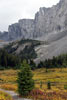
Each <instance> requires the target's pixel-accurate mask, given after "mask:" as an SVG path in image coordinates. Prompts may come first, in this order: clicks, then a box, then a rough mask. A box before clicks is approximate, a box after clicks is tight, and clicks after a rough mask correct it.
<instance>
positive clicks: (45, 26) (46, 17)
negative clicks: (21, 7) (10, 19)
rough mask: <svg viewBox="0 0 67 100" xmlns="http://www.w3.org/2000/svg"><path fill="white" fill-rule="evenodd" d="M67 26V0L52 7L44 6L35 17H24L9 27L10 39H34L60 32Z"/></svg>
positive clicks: (62, 0)
mask: <svg viewBox="0 0 67 100" xmlns="http://www.w3.org/2000/svg"><path fill="white" fill-rule="evenodd" d="M66 28H67V0H60V2H59V3H58V4H57V5H55V6H53V7H52V8H45V7H42V8H40V9H39V12H37V13H36V14H35V18H34V19H22V20H19V21H18V23H16V24H13V25H10V26H9V28H8V36H9V40H16V39H18V38H28V39H30V38H31V39H34V38H38V37H41V36H44V37H46V36H47V35H48V34H52V33H53V34H54V33H59V32H61V31H63V30H65V29H66Z"/></svg>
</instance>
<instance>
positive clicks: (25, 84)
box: [18, 60, 34, 96]
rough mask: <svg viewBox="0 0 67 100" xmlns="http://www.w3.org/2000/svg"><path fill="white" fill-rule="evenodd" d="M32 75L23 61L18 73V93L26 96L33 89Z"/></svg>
mask: <svg viewBox="0 0 67 100" xmlns="http://www.w3.org/2000/svg"><path fill="white" fill-rule="evenodd" d="M32 77H33V75H32V72H31V68H30V66H29V65H28V64H27V62H26V61H25V60H24V61H23V64H22V65H21V68H20V72H19V73H18V93H19V94H20V95H21V96H26V95H28V93H29V92H30V91H31V90H32V89H33V88H34V81H33V79H32Z"/></svg>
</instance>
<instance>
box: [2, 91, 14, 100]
mask: <svg viewBox="0 0 67 100" xmlns="http://www.w3.org/2000/svg"><path fill="white" fill-rule="evenodd" d="M0 100H13V99H12V97H11V96H10V95H9V94H7V93H4V92H2V91H0Z"/></svg>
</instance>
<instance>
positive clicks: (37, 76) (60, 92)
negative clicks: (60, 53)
mask: <svg viewBox="0 0 67 100" xmlns="http://www.w3.org/2000/svg"><path fill="white" fill-rule="evenodd" d="M18 71H19V70H12V69H10V70H4V71H0V88H4V89H7V90H13V91H16V90H17V83H16V80H17V73H18ZM33 75H34V76H33V79H34V80H35V88H36V89H39V90H41V91H42V92H44V93H45V94H47V97H48V95H50V94H51V93H52V94H51V95H54V97H55V98H56V99H54V97H53V99H45V100H67V68H63V69H61V68H59V69H49V70H48V71H47V72H46V69H45V68H42V69H37V70H34V71H33ZM49 81H50V82H51V90H48V89H47V88H48V87H47V83H48V82H49ZM49 93H50V94H49ZM54 93H55V94H54ZM34 97H36V96H34ZM40 97H41V96H40ZM42 97H43V96H42ZM50 97H51V96H50ZM61 97H62V98H61ZM38 98H39V96H38ZM43 98H44V97H43ZM64 98H65V99H64ZM36 100H44V99H36Z"/></svg>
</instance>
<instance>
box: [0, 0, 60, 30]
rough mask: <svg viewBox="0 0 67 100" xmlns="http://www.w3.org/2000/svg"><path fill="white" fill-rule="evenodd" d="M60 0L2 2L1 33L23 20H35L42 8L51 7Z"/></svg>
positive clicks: (0, 1) (0, 2) (12, 0)
mask: <svg viewBox="0 0 67 100" xmlns="http://www.w3.org/2000/svg"><path fill="white" fill-rule="evenodd" d="M58 2H59V0H0V31H7V30H8V26H9V25H11V24H13V23H16V22H18V20H19V19H23V18H29V19H30V18H31V19H32V18H34V16H35V13H36V12H37V11H38V10H39V8H40V7H51V6H53V5H56V4H57V3H58Z"/></svg>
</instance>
